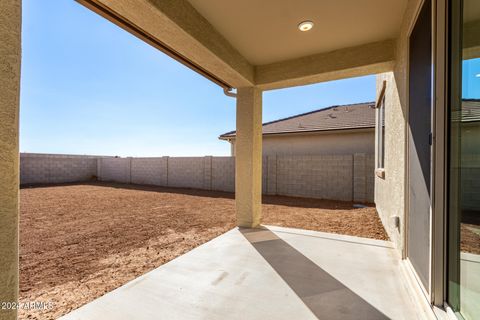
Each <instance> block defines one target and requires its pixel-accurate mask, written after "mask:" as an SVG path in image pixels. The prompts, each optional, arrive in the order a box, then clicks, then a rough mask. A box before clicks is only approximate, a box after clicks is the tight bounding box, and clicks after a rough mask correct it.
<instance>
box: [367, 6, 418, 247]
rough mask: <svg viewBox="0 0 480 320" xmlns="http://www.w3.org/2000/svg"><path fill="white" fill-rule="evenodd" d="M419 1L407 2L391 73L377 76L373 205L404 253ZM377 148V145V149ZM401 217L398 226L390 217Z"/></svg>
mask: <svg viewBox="0 0 480 320" xmlns="http://www.w3.org/2000/svg"><path fill="white" fill-rule="evenodd" d="M419 4H420V0H411V1H409V2H408V6H407V9H406V11H405V15H404V19H403V23H402V28H401V32H400V36H399V38H398V39H397V46H396V56H395V61H396V62H395V67H394V70H393V72H387V73H384V74H380V75H378V76H377V96H378V95H379V93H380V90H381V88H382V83H383V81H384V80H386V82H387V86H386V91H385V178H384V179H383V178H380V177H376V178H375V204H376V206H377V211H378V213H379V215H380V218H381V220H382V222H383V225H384V226H385V229H386V231H387V233H388V235H389V237H390V239H391V240H392V241H393V242H394V243H395V245H396V247H397V249H398V250H399V251H400V252H403V249H404V246H405V236H404V232H405V178H406V177H405V174H406V171H405V163H406V119H407V108H408V106H407V94H408V92H407V88H408V83H407V81H408V77H407V69H408V37H409V30H410V26H411V24H412V22H413V21H414V19H415V14H416V11H417V8H418V7H419ZM376 147H378V146H376ZM393 216H398V217H399V218H400V226H399V228H397V227H396V226H395V225H394V221H393V219H391V217H393Z"/></svg>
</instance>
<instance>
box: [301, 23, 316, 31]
mask: <svg viewBox="0 0 480 320" xmlns="http://www.w3.org/2000/svg"><path fill="white" fill-rule="evenodd" d="M312 28H313V22H312V21H308V20H307V21H303V22H300V24H299V25H298V30H300V31H308V30H310V29H312Z"/></svg>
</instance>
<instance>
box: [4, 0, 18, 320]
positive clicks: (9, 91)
mask: <svg viewBox="0 0 480 320" xmlns="http://www.w3.org/2000/svg"><path fill="white" fill-rule="evenodd" d="M20 28H21V0H2V1H0V39H1V40H0V302H3V301H5V302H8V301H10V302H14V301H17V297H18V183H19V179H18V158H19V157H18V109H19V92H20ZM16 316H17V314H16V312H15V310H10V311H8V310H1V309H0V319H2V320H3V319H16Z"/></svg>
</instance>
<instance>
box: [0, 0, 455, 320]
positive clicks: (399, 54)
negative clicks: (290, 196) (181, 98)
mask: <svg viewBox="0 0 480 320" xmlns="http://www.w3.org/2000/svg"><path fill="white" fill-rule="evenodd" d="M78 2H80V3H82V4H83V5H85V6H86V7H88V8H90V9H92V10H93V11H95V12H97V13H98V14H100V15H102V16H104V17H105V18H107V19H109V20H110V21H112V22H114V23H116V24H117V25H119V26H121V27H122V28H124V29H126V30H127V31H129V32H131V33H132V34H134V35H136V36H138V37H139V38H141V39H142V40H144V41H145V42H147V43H149V44H151V45H153V46H155V47H157V48H158V49H159V50H161V51H163V52H165V53H166V54H168V55H169V56H171V57H172V58H174V59H176V60H178V61H180V62H181V63H183V64H184V65H186V66H188V67H189V68H191V69H192V70H194V71H196V72H198V73H200V74H202V75H203V76H205V77H206V78H208V79H210V80H211V81H213V82H215V83H217V84H218V85H219V86H220V87H221V88H223V90H224V92H225V94H227V95H229V96H232V97H234V98H235V99H236V106H237V107H236V108H237V109H236V110H237V115H236V126H237V127H236V132H237V142H236V159H235V162H236V166H235V170H236V178H235V193H236V195H235V200H236V218H237V220H236V221H237V226H238V228H235V229H233V230H231V231H229V232H227V233H225V234H223V235H221V236H220V237H218V238H216V239H214V240H212V241H210V242H208V243H206V244H204V245H202V246H200V247H198V248H196V249H194V250H192V251H190V252H188V253H187V254H185V255H183V256H180V257H179V258H177V259H175V260H173V261H171V262H169V263H167V264H165V265H163V266H161V267H159V268H157V269H155V270H154V271H151V272H149V273H147V274H145V275H143V276H141V277H139V278H137V279H135V280H134V281H132V282H130V283H128V284H126V285H124V286H122V287H120V288H118V289H116V290H114V291H112V292H110V293H107V294H106V295H105V296H103V297H101V298H99V299H97V300H95V301H93V302H91V303H89V304H87V305H85V306H83V307H81V308H79V309H77V310H75V311H73V312H72V313H70V314H68V315H66V316H64V317H63V318H62V319H156V318H161V319H389V318H390V319H429V318H432V317H434V316H433V312H432V310H431V309H434V308H436V307H443V305H444V301H445V300H446V299H445V292H446V290H445V287H444V286H445V281H444V280H445V272H444V247H443V245H444V244H443V235H444V230H445V228H444V224H443V220H442V219H443V216H442V214H443V205H444V203H443V199H444V198H443V194H442V196H437V197H433V200H434V201H435V203H434V205H435V211H434V212H433V213H432V214H434V215H435V217H437V218H438V219H436V220H434V222H435V223H434V224H433V223H432V224H430V220H429V219H430V210H429V209H430V203H429V201H430V197H427V196H422V197H419V198H421V199H422V200H424V202H428V203H427V205H428V208H427V210H424V211H422V214H424V215H427V218H425V219H424V220H425V223H424V225H425V230H426V231H424V230H423V229H422V230H420V232H413V233H412V234H413V235H414V236H418V237H419V238H420V240H419V241H415V240H417V239H416V238H413V239H414V240H412V241H410V242H407V235H406V232H407V231H408V229H407V227H406V225H407V223H406V220H407V214H406V213H407V212H408V195H407V194H406V193H407V190H408V186H409V182H408V179H407V177H406V172H407V169H408V166H409V164H408V157H407V148H406V147H407V146H408V141H407V139H408V138H407V137H408V136H407V133H408V130H409V127H408V122H407V120H408V112H409V91H408V90H409V89H408V88H409V80H408V72H409V38H410V34H411V31H412V28H413V26H414V24H415V21H416V19H417V16H418V15H419V11H420V9H421V8H422V4H423V2H424V1H421V0H398V1H381V0H368V1H341V2H340V1H339V2H336V1H299V3H298V4H297V3H295V5H292V2H291V1H286V0H283V1H277V0H268V1H267V0H265V1H255V0H248V1H236V2H234V1H224V0H212V1H200V0H190V1H187V0H175V1H161V0H115V1H113V0H78ZM434 4H435V5H434V6H431V7H425V8H427V9H425V10H426V11H425V12H426V13H427V15H426V16H430V15H429V14H430V13H431V17H432V19H433V21H430V22H432V23H427V24H426V26H427V27H426V28H424V29H425V30H427V31H432V30H430V29H431V26H433V25H434V27H432V28H434V30H433V36H432V37H433V38H435V37H437V33H436V31H437V29H438V30H440V31H442V28H444V29H445V25H444V24H442V23H444V20H442V19H444V17H445V12H443V11H442V10H446V9H445V3H444V2H443V1H434ZM430 9H431V10H430ZM429 10H430V11H431V12H430V11H429ZM0 11H2V12H6V14H5V17H6V19H5V20H6V22H5V23H4V26H6V27H3V28H0V36H2V37H3V38H5V39H9V40H8V41H5V43H6V45H4V44H0V51H1V52H2V53H3V55H5V56H6V57H8V59H9V60H8V61H7V62H8V63H5V65H7V67H5V68H4V70H6V71H5V72H4V74H5V76H4V77H2V79H0V80H1V81H2V82H1V83H2V84H5V85H4V86H2V88H3V89H0V90H1V96H2V98H4V97H5V98H4V99H2V106H4V105H5V106H7V107H6V108H5V110H6V111H5V112H3V113H2V114H0V119H1V120H2V121H3V120H4V122H5V125H4V129H3V128H2V131H1V132H0V138H1V142H2V146H5V147H4V148H3V149H4V151H3V152H2V157H0V165H1V166H2V168H5V169H4V170H2V173H3V172H5V174H3V175H1V176H0V180H1V182H2V184H1V187H0V191H1V192H0V197H1V199H0V200H2V204H3V205H2V208H1V209H2V212H1V213H2V217H3V218H4V219H3V221H4V223H2V224H1V225H0V235H1V242H2V244H3V246H2V247H1V248H0V256H2V272H1V274H0V287H4V288H6V289H5V290H3V291H2V292H0V294H1V296H0V298H1V299H0V300H4V301H16V300H17V298H18V90H19V77H20V43H21V42H20V34H21V31H20V14H21V1H20V0H8V1H5V2H2V3H1V4H0ZM437 11H438V12H437ZM437 19H438V21H436V20H437ZM306 20H312V21H313V22H314V23H315V27H314V28H313V29H312V30H311V31H308V32H310V33H308V32H307V33H304V32H302V31H303V30H302V31H300V30H298V28H297V25H298V24H299V23H302V22H306ZM425 21H427V20H425ZM427 22H428V21H427ZM437 22H440V23H437ZM435 23H437V24H435ZM435 28H436V29H435ZM422 30H423V29H422ZM443 31H444V30H443ZM443 31H442V32H443ZM442 32H439V33H438V34H439V35H438V38H437V39H436V40H438V41H437V42H434V41H431V42H434V45H435V46H438V48H437V47H434V48H433V49H434V50H433V51H432V52H427V51H422V53H423V52H427V53H429V55H428V57H429V58H432V57H435V59H436V60H435V64H434V66H433V67H434V69H435V71H436V72H437V71H438V74H440V75H442V74H443V73H442V72H444V70H443V69H442V68H445V67H444V66H445V65H446V63H445V56H443V55H442V54H441V53H442V50H443V51H445V48H444V47H442V45H444V44H445V39H444V38H445V37H444V38H441V36H442V35H443V36H444V33H442ZM425 43H429V42H428V41H427V42H425ZM437 51H438V56H437ZM427 60H428V59H427ZM427 62H428V63H427V64H428V65H429V66H430V65H431V63H430V60H428V61H427ZM2 64H3V62H2ZM427 71H430V70H427ZM371 74H377V75H379V76H378V77H377V97H379V99H378V101H383V102H382V103H384V109H383V110H386V111H385V119H384V123H385V127H386V128H387V129H386V130H385V133H384V136H382V139H380V140H379V141H381V142H382V143H383V144H384V146H385V150H386V152H385V153H384V157H385V159H384V160H385V161H384V163H383V161H382V165H381V168H378V169H380V171H379V172H377V176H376V177H375V204H376V206H377V211H378V213H379V216H380V218H381V220H382V223H383V225H384V227H385V230H386V232H387V233H388V236H389V237H390V239H391V242H384V241H378V240H366V239H362V238H355V237H349V236H339V235H332V234H325V233H319V232H310V231H304V230H298V229H286V228H279V227H269V226H262V212H261V198H262V92H263V91H265V90H272V89H280V88H287V87H292V86H298V85H307V84H312V83H317V82H321V81H330V80H337V79H344V78H348V77H356V76H363V75H371ZM428 74H429V75H430V74H431V73H428ZM439 77H440V76H439ZM429 78H432V77H429ZM434 84H435V85H437V87H438V92H439V93H440V94H439V95H438V99H437V100H436V102H435V103H437V104H438V105H442V103H444V101H443V100H442V99H445V97H444V95H443V93H444V91H445V90H444V86H443V85H444V84H443V82H442V83H440V82H439V83H438V84H437V82H435V83H434ZM186 89H188V88H186ZM235 89H236V90H235ZM427 89H428V90H427ZM430 89H431V88H429V87H427V86H417V87H416V90H415V91H411V92H419V93H426V94H428V95H429V97H430V94H431V92H432V90H430ZM159 90H161V88H159ZM186 94H188V90H186ZM3 101H5V102H4V103H3ZM435 103H433V104H432V105H435ZM425 105H426V106H430V104H425ZM435 106H436V105H435ZM377 107H378V103H377ZM377 110H379V109H378V108H377ZM377 114H378V113H377ZM377 125H378V124H377ZM379 126H382V125H381V124H380V125H379ZM422 129H428V128H427V127H422ZM435 130H436V131H435ZM442 130H443V127H438V128H437V127H435V128H434V130H433V131H435V132H434V134H437V135H435V139H436V140H429V141H431V142H430V143H440V142H442V141H443V140H441V139H443V137H444V135H443V133H444V131H442ZM429 134H430V135H424V138H425V137H430V138H432V135H431V132H429ZM379 141H377V144H378V143H379ZM429 141H428V140H427V141H426V143H429ZM433 141H434V142H433ZM428 148H430V146H429V147H428ZM376 149H377V151H378V145H377V147H376ZM382 150H383V147H382ZM428 150H429V149H428ZM434 151H435V152H437V153H438V155H440V156H442V155H443V153H442V152H443V149H439V150H438V151H437V150H436V149H435V150H434ZM377 156H378V155H377ZM439 159H440V157H439ZM376 160H378V159H376ZM376 162H377V161H376ZM438 168H440V169H437V167H435V168H434V169H435V170H438V172H434V173H438V179H437V180H435V183H436V184H439V185H441V184H442V183H443V180H442V179H443V177H444V176H443V171H442V170H441V169H442V168H441V167H440V165H439V166H438ZM372 174H375V172H372ZM424 183H425V186H426V182H424ZM422 186H423V185H422ZM437 190H438V191H437ZM434 192H441V190H440V188H437V189H434ZM418 216H420V215H418ZM212 219H215V215H214V212H212ZM414 222H415V221H414ZM410 225H411V226H415V223H411V224H410ZM422 226H423V225H422ZM159 227H161V226H159ZM432 234H434V235H436V238H435V242H434V243H433V242H432V243H431V242H430V236H431V235H432ZM408 244H410V246H411V248H410V252H409V250H408V246H407V245H408ZM421 245H423V246H421ZM415 246H417V247H419V248H420V249H424V251H425V252H426V253H427V254H423V251H422V252H420V254H419V257H418V258H419V260H420V261H419V263H420V264H419V265H413V267H412V266H411V265H410V262H409V258H410V257H412V255H411V253H415V252H416V251H415V249H416V248H415ZM402 258H403V260H402ZM414 258H417V257H414ZM420 258H421V259H420ZM414 262H416V260H414ZM409 268H410V269H409ZM418 270H421V271H424V277H423V278H422V279H418V278H415V276H416V275H417V273H418V272H417V273H416V271H418ZM422 280H423V282H422ZM435 306H436V307H435ZM4 314H5V316H4V318H5V319H15V318H16V316H17V311H16V310H9V311H7V312H6V313H4Z"/></svg>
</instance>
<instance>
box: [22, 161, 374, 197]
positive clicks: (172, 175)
mask: <svg viewBox="0 0 480 320" xmlns="http://www.w3.org/2000/svg"><path fill="white" fill-rule="evenodd" d="M21 163H22V164H21V175H22V183H57V182H76V181H87V180H89V179H91V178H92V177H93V176H97V177H98V179H99V180H100V181H111V182H120V183H133V184H146V185H157V186H165V187H178V188H193V189H203V190H216V191H227V192H234V191H235V158H234V157H212V156H207V157H157V158H114V157H95V156H63V155H37V156H34V155H25V154H24V155H22V161H21ZM262 168H263V174H262V189H263V193H264V194H270V195H285V196H297V197H309V198H320V199H331V200H343V201H357V202H373V195H374V192H373V189H374V157H373V155H366V154H355V155H302V156H296V155H282V156H277V155H274V156H265V157H263V165H262Z"/></svg>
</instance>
